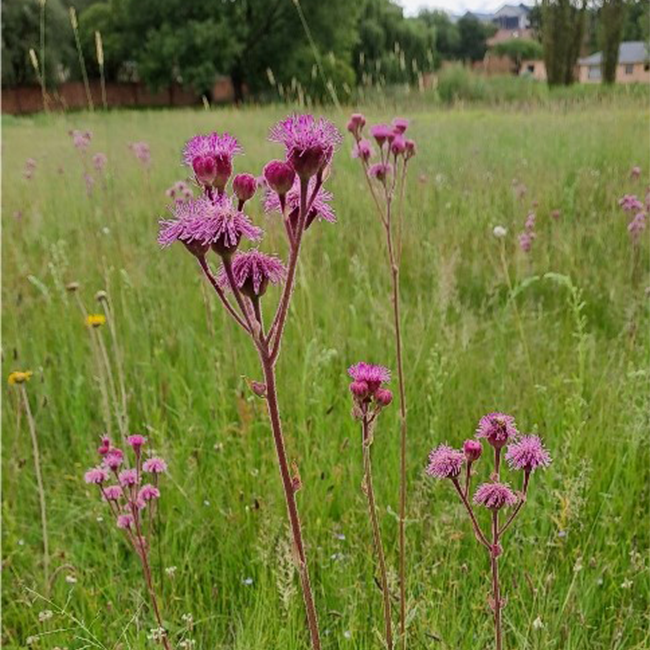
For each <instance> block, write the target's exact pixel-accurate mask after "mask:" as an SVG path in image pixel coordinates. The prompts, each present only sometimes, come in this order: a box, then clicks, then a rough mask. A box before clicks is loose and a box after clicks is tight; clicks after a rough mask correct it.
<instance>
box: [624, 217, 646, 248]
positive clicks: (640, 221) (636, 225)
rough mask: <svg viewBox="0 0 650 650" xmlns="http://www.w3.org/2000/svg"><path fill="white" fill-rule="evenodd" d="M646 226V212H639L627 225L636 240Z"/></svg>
mask: <svg viewBox="0 0 650 650" xmlns="http://www.w3.org/2000/svg"><path fill="white" fill-rule="evenodd" d="M645 227H646V214H645V212H639V213H638V214H636V215H635V216H634V219H632V221H630V223H629V224H628V226H627V230H628V232H629V233H630V235H631V236H632V239H634V240H635V241H636V240H638V239H639V237H640V236H641V234H642V233H643V231H644V230H645Z"/></svg>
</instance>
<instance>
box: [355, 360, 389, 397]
mask: <svg viewBox="0 0 650 650" xmlns="http://www.w3.org/2000/svg"><path fill="white" fill-rule="evenodd" d="M348 375H350V377H352V379H354V382H353V384H355V383H357V382H363V383H365V384H366V386H367V387H368V388H367V390H368V396H372V395H375V394H376V392H377V391H378V390H379V389H380V388H381V385H382V384H383V383H385V382H389V381H390V370H388V368H386V367H384V366H378V365H374V364H372V363H365V362H364V361H360V362H359V363H355V364H354V365H353V366H350V367H349V368H348ZM351 390H352V388H351ZM352 392H353V394H354V391H352Z"/></svg>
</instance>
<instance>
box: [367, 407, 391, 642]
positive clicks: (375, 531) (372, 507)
mask: <svg viewBox="0 0 650 650" xmlns="http://www.w3.org/2000/svg"><path fill="white" fill-rule="evenodd" d="M362 429H363V439H362V441H361V444H362V447H363V467H364V474H365V476H364V482H365V493H366V496H367V498H368V514H369V515H370V525H371V528H372V535H373V538H374V544H375V552H376V553H377V563H378V564H379V577H380V580H381V591H382V595H383V602H384V625H385V629H386V646H387V647H388V650H392V648H393V625H392V620H391V613H390V592H389V590H388V572H387V571H386V560H385V558H384V546H383V544H382V541H381V532H380V529H379V521H378V519H377V506H376V504H375V491H374V488H373V483H372V462H371V457H370V446H371V445H372V438H371V433H370V422H369V421H368V418H367V417H366V416H365V415H364V417H363V420H362Z"/></svg>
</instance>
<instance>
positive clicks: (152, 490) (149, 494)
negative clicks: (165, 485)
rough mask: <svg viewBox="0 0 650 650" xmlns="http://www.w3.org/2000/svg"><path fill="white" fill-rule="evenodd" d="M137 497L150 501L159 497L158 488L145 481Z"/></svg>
mask: <svg viewBox="0 0 650 650" xmlns="http://www.w3.org/2000/svg"><path fill="white" fill-rule="evenodd" d="M138 498H139V499H142V501H145V502H146V501H152V500H153V499H159V498H160V490H159V489H158V488H157V487H155V486H154V485H151V484H149V483H147V484H146V485H143V486H142V487H141V488H140V492H138Z"/></svg>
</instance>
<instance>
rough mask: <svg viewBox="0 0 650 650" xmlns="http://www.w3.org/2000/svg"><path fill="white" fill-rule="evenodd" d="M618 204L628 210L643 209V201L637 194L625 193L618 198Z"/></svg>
mask: <svg viewBox="0 0 650 650" xmlns="http://www.w3.org/2000/svg"><path fill="white" fill-rule="evenodd" d="M618 204H619V205H620V206H621V207H622V208H623V210H625V211H626V212H638V211H639V210H643V203H641V201H640V200H639V198H638V197H637V196H636V195H635V194H625V195H623V196H622V197H621V198H620V199H619V200H618Z"/></svg>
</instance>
